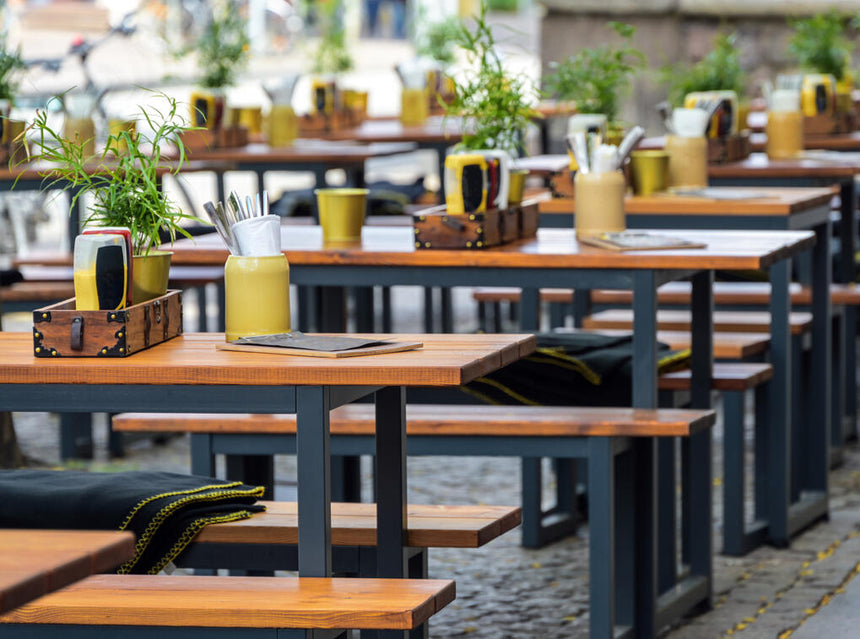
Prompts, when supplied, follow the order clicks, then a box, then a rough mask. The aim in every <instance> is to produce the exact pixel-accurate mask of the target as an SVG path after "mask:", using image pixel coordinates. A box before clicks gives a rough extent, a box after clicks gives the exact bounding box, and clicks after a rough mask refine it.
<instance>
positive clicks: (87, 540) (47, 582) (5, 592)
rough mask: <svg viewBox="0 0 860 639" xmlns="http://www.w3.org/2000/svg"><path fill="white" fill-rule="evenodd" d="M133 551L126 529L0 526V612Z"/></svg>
mask: <svg viewBox="0 0 860 639" xmlns="http://www.w3.org/2000/svg"><path fill="white" fill-rule="evenodd" d="M133 556H134V535H133V534H132V533H130V532H120V531H107V530H100V531H88V530H24V529H0V613H3V612H7V611H9V610H11V609H12V608H15V607H16V606H20V605H21V604H24V603H27V602H28V601H31V600H33V599H36V598H37V597H41V596H42V595H46V594H48V593H49V592H53V591H54V590H59V589H60V588H63V587H64V586H68V585H69V584H71V583H73V582H75V581H78V580H80V579H83V578H85V577H89V576H90V575H92V574H95V573H98V572H106V571H108V570H111V569H113V568H116V567H117V566H119V565H120V564H122V563H124V562H125V561H127V560H129V559H131V558H132V557H133Z"/></svg>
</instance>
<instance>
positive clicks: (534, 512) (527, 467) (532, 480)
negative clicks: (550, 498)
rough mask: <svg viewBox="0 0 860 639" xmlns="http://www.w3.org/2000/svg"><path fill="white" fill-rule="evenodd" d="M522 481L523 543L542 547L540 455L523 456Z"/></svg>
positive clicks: (521, 465) (521, 464)
mask: <svg viewBox="0 0 860 639" xmlns="http://www.w3.org/2000/svg"><path fill="white" fill-rule="evenodd" d="M520 468H521V479H520V481H521V482H522V504H523V521H522V524H521V526H522V545H523V547H524V548H540V547H541V546H542V545H543V543H542V541H543V540H542V536H541V520H542V510H541V497H542V492H543V491H542V485H543V471H542V469H541V458H540V457H523V458H522V459H521V460H520Z"/></svg>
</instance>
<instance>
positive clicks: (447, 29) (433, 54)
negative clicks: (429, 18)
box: [415, 16, 462, 65]
mask: <svg viewBox="0 0 860 639" xmlns="http://www.w3.org/2000/svg"><path fill="white" fill-rule="evenodd" d="M461 28H462V23H461V22H460V19H459V18H458V17H456V16H449V17H447V18H445V19H444V20H440V21H438V22H431V23H430V24H429V25H428V26H427V27H426V28H425V29H424V31H423V32H422V33H420V34H418V36H417V38H416V43H415V49H416V52H417V53H418V55H419V56H424V57H427V58H430V59H431V60H436V61H437V62H441V63H442V64H443V65H449V64H453V63H454V60H455V59H456V56H455V53H454V52H455V49H456V39H457V36H458V34H459V32H460V29H461Z"/></svg>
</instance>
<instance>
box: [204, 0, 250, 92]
mask: <svg viewBox="0 0 860 639" xmlns="http://www.w3.org/2000/svg"><path fill="white" fill-rule="evenodd" d="M249 45H250V42H249V40H248V33H247V21H246V20H245V18H243V17H242V16H241V15H240V14H239V12H238V11H237V9H236V6H235V3H232V2H221V3H219V6H217V7H215V9H213V13H212V20H211V21H210V22H209V24H207V25H206V28H205V29H204V31H203V34H202V35H201V36H200V38H199V40H198V41H197V42H196V43H195V44H194V49H195V50H196V51H197V63H198V66H199V67H200V69H201V71H202V74H203V75H202V78H201V79H200V85H201V86H203V87H206V88H210V89H220V88H223V87H227V86H231V85H232V84H234V83H235V81H236V74H238V73H239V71H240V70H241V69H242V68H243V67H244V66H245V65H246V64H247V62H248V48H249Z"/></svg>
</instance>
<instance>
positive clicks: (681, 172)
mask: <svg viewBox="0 0 860 639" xmlns="http://www.w3.org/2000/svg"><path fill="white" fill-rule="evenodd" d="M672 124H673V128H674V129H675V134H674V135H667V136H666V153H668V154H669V187H670V188H702V187H706V186H708V140H707V138H705V129H706V127H707V126H708V112H707V111H704V110H703V109H675V110H674V111H673V113H672Z"/></svg>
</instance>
